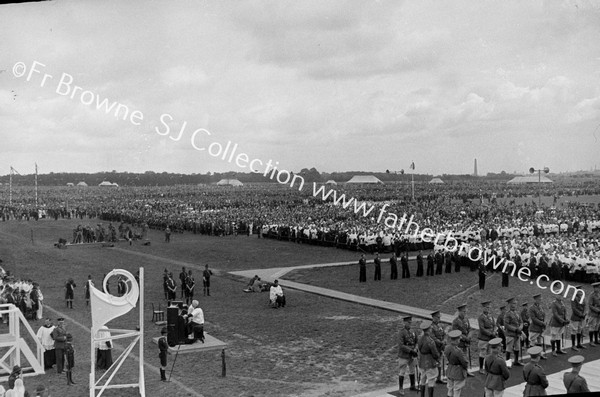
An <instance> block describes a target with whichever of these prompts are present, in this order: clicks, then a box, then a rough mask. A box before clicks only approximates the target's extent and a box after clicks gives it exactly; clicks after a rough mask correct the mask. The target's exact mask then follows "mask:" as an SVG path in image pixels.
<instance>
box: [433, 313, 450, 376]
mask: <svg viewBox="0 0 600 397" xmlns="http://www.w3.org/2000/svg"><path fill="white" fill-rule="evenodd" d="M440 318H441V313H440V311H439V310H438V311H435V312H433V313H431V337H432V338H433V341H434V342H435V347H437V349H438V351H439V352H440V353H443V352H444V348H445V347H446V332H445V331H444V328H442V326H441V325H440ZM441 356H442V361H441V362H439V363H438V378H437V381H436V382H437V383H440V384H445V383H446V381H444V380H442V368H444V363H443V361H444V355H443V354H441Z"/></svg>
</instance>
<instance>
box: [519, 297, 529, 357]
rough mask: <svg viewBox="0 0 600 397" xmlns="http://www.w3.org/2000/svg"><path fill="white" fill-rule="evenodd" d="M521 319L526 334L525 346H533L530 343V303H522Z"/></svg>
mask: <svg viewBox="0 0 600 397" xmlns="http://www.w3.org/2000/svg"><path fill="white" fill-rule="evenodd" d="M521 306H522V307H523V309H521V321H522V322H523V333H524V334H525V341H524V343H525V347H527V348H528V349H529V348H530V347H531V345H530V343H529V324H531V317H530V316H529V303H527V302H525V303H523V304H522V305H521Z"/></svg>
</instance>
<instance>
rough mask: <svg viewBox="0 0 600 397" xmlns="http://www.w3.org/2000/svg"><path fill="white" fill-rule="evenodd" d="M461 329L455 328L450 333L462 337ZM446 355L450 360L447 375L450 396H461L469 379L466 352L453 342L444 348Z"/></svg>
mask: <svg viewBox="0 0 600 397" xmlns="http://www.w3.org/2000/svg"><path fill="white" fill-rule="evenodd" d="M458 332H460V331H459V330H453V331H451V332H450V333H449V334H448V335H449V336H450V337H451V338H453V339H458V338H460V337H461V334H459V333H458ZM444 356H446V360H447V361H448V370H447V371H446V375H447V376H448V396H449V397H460V395H461V391H462V389H463V387H465V384H466V379H467V368H468V363H467V360H466V358H465V354H464V353H463V351H462V349H460V348H458V347H457V346H455V345H453V344H451V345H448V346H447V347H446V350H444Z"/></svg>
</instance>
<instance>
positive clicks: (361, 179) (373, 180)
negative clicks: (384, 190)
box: [346, 175, 383, 185]
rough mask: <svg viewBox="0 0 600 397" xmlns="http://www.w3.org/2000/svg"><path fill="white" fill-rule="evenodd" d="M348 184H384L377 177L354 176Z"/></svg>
mask: <svg viewBox="0 0 600 397" xmlns="http://www.w3.org/2000/svg"><path fill="white" fill-rule="evenodd" d="M346 183H354V184H371V185H372V184H378V183H379V184H382V185H383V182H381V181H380V180H379V179H378V178H377V177H375V176H374V175H354V176H353V177H352V179H350V180H349V181H348V182H346Z"/></svg>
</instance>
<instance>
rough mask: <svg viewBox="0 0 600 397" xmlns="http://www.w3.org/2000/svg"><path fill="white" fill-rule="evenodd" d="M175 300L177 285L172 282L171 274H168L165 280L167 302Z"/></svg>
mask: <svg viewBox="0 0 600 397" xmlns="http://www.w3.org/2000/svg"><path fill="white" fill-rule="evenodd" d="M175 299H177V285H176V284H175V280H173V273H169V276H168V278H167V300H170V301H174V300H175Z"/></svg>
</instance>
